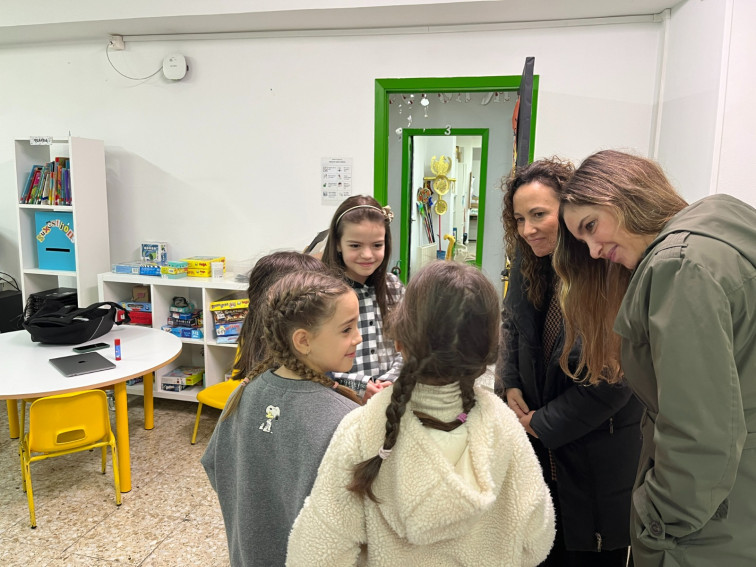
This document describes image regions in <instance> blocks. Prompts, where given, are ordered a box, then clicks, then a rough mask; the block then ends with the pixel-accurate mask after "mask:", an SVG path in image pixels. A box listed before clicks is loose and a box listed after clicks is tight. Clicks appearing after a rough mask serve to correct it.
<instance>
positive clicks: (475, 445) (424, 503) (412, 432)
mask: <svg viewBox="0 0 756 567" xmlns="http://www.w3.org/2000/svg"><path fill="white" fill-rule="evenodd" d="M390 397H391V392H390V391H388V392H381V393H380V394H379V395H377V396H375V397H374V398H373V400H374V402H375V403H373V404H370V405H372V408H370V410H371V411H377V412H379V413H381V414H383V415H385V411H386V407H387V406H388V402H389V401H390ZM476 398H477V401H476V404H475V406H474V407H473V409H472V410H471V411H470V412H469V414H468V417H467V422H466V423H467V432H468V445H467V448H466V449H465V451H467V452H469V455H465V456H463V458H469V462H470V463H471V465H472V467H471V470H472V474H470V473H469V472H468V474H460V473H458V472H457V470H456V469H455V466H454V465H453V464H452V463H450V462H449V461H448V460H447V459H446V458H445V457H444V455H443V454H442V452H441V451H440V449H439V447H438V445H436V444H435V442H434V441H433V440H432V439H431V438H430V437H429V436H428V433H427V430H426V428H425V427H423V425H422V424H421V423H420V421H419V420H418V419H417V417H415V415H414V414H413V413H412V411H411V409H410V408H409V407H408V408H407V411H406V412H405V414H404V416H403V417H402V421H401V429H400V433H399V438H398V440H397V443H396V445H395V446H394V449H393V450H392V453H391V455H390V456H389V457H388V458H387V459H386V460H385V461H384V462H383V464H382V466H381V471H380V474H379V475H378V477H377V478H376V480H375V482H374V484H373V491H374V493H375V495H376V496H377V497H378V499H379V501H380V503H379V504H378V509H379V510H380V513H381V515H382V516H383V518H384V520H385V521H386V522H387V524H388V525H389V526H390V527H391V529H392V530H393V531H394V532H395V533H396V534H397V535H398V536H399V537H402V538H405V539H406V540H407V541H409V542H410V543H412V544H415V545H428V544H432V543H436V542H440V541H444V540H448V539H453V538H457V537H460V536H461V535H464V534H465V533H466V532H468V531H469V530H471V529H472V528H473V527H474V525H475V523H476V521H477V519H478V518H479V517H480V516H481V515H482V514H483V513H484V512H486V511H487V510H489V509H490V508H491V507H492V506H493V505H494V504H495V502H496V497H497V495H498V494H499V492H500V490H501V487H502V484H503V482H504V478H505V475H506V471H507V470H508V468H509V466H508V460H509V458H510V453H511V451H501V450H499V451H497V450H496V446H497V441H498V442H501V441H503V439H504V436H503V435H498V434H497V432H499V429H497V428H496V427H493V428H492V427H491V425H490V424H491V423H496V422H497V421H500V420H498V419H497V417H496V413H495V410H494V406H493V404H494V402H495V401H496V399H495V397H494V395H493V394H491V393H490V392H486V391H483V390H482V389H477V388H476ZM373 400H371V401H373ZM365 409H368V407H366V408H365ZM366 421H367V420H366ZM486 423H488V424H489V425H488V426H485V424H486ZM381 429H383V428H381ZM384 431H385V430H384ZM373 441H374V442H377V447H380V445H381V444H382V442H383V435H382V432H380V433H379V434H378V435H375V436H374V439H373ZM375 451H376V452H377V448H376V449H375ZM374 454H375V452H373V455H374Z"/></svg>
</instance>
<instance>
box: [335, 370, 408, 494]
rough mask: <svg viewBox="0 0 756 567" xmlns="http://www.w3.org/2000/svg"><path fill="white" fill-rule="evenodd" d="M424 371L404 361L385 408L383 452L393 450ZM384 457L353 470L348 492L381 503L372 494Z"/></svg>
mask: <svg viewBox="0 0 756 567" xmlns="http://www.w3.org/2000/svg"><path fill="white" fill-rule="evenodd" d="M420 370H421V368H420V367H419V366H418V363H417V361H416V360H415V359H413V358H408V359H405V361H404V366H402V369H401V371H400V372H399V377H398V378H397V379H396V382H394V385H393V386H392V387H391V403H389V405H388V407H387V408H386V436H385V437H384V440H383V446H382V447H381V449H382V451H391V449H393V448H394V445H396V440H397V438H398V437H399V430H400V427H401V419H402V416H403V415H404V412H405V411H406V409H407V404H408V403H409V401H410V398H411V397H412V391H413V390H414V389H415V385H416V384H417V378H418V376H419V375H420ZM383 460H384V457H382V456H381V454H380V453H379V454H378V455H376V456H375V457H372V458H370V459H367V460H366V461H362V462H361V463H358V464H357V465H355V467H354V469H353V476H352V481H351V482H350V483H349V486H347V490H349V491H350V492H354V493H355V494H357V495H358V496H363V497H364V496H367V497H368V498H370V500H372V501H373V502H378V498H376V496H375V494H374V493H373V482H374V481H375V478H376V477H377V476H378V473H379V472H380V470H381V465H382V464H383Z"/></svg>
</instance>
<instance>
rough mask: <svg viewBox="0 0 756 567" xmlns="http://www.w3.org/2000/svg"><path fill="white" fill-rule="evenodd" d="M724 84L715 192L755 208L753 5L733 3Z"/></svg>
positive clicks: (745, 1)
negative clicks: (737, 199) (720, 140)
mask: <svg viewBox="0 0 756 567" xmlns="http://www.w3.org/2000/svg"><path fill="white" fill-rule="evenodd" d="M731 23H732V29H731V36H730V38H729V39H730V41H729V67H728V69H727V79H726V83H725V101H724V116H723V127H722V142H721V148H720V152H719V154H718V155H715V158H714V159H715V161H716V159H717V158H719V169H718V172H717V174H718V175H717V177H716V179H715V184H716V186H715V191H716V192H718V193H729V194H730V195H734V196H736V197H738V198H739V199H742V200H744V201H746V202H747V203H750V204H751V205H753V206H755V207H756V185H755V184H754V176H753V169H752V167H751V166H752V164H753V163H754V151H756V105H755V104H754V96H753V95H754V92H756V77H754V69H755V68H756V36H754V33H753V30H754V25H756V3H754V2H753V1H752V0H735V2H734V6H733V10H732V20H731Z"/></svg>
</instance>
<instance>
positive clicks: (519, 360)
mask: <svg viewBox="0 0 756 567" xmlns="http://www.w3.org/2000/svg"><path fill="white" fill-rule="evenodd" d="M573 171H574V169H573V167H572V164H570V163H569V162H565V161H561V160H559V159H557V158H552V159H543V160H539V161H536V162H534V163H532V164H530V165H528V166H526V167H524V168H519V169H517V170H516V171H515V172H514V174H513V175H512V176H511V177H510V178H509V179H508V180H507V182H506V194H505V196H504V213H503V220H504V229H505V234H506V243H507V256H508V257H510V258H513V259H514V260H513V263H512V269H511V276H510V282H509V290H508V292H507V296H506V298H505V300H504V309H503V311H502V339H501V347H500V353H499V363H498V365H497V377H498V379H499V380H498V384H497V389H498V390H499V394H500V395H501V396H502V397H503V398H504V399H505V400H506V402H507V405H508V406H509V407H510V408H511V409H512V410H513V411H514V412H515V414H517V417H518V418H519V420H520V423H521V424H522V425H523V427H524V428H525V430H526V431H527V432H528V433H529V434H530V439H531V442H532V443H533V447H534V448H535V450H536V454H537V455H538V457H539V459H540V461H541V466H542V468H543V471H544V475H545V479H546V481H547V482H548V484H549V487H550V488H551V491H552V494H553V497H554V503H555V506H556V509H557V536H556V541H555V544H554V548H553V549H552V551H551V554H550V555H549V557H548V558H547V559H546V561H545V562H544V563H543V565H555V566H559V567H565V566H580V567H586V566H591V565H600V566H602V567H613V566H617V567H625V565H626V563H627V550H628V546H629V544H630V535H629V518H630V491H631V489H632V485H633V477H634V475H635V470H636V467H637V463H638V455H639V452H640V445H641V440H640V428H639V424H640V417H641V413H642V408H641V405H640V403H639V402H638V401H637V400H636V399H635V398H633V397H632V393H631V391H630V389H629V388H628V387H627V386H625V385H622V384H619V385H612V384H606V383H604V384H601V385H598V386H593V385H591V384H588V383H585V382H580V381H575V380H573V379H572V378H570V377H569V376H567V375H566V374H565V372H564V371H563V370H562V369H561V368H560V366H559V356H560V354H561V352H562V347H563V345H564V330H563V319H562V311H561V308H560V306H559V292H560V290H559V284H558V282H559V279H558V278H557V276H556V274H555V272H554V269H553V268H552V265H551V255H552V254H553V252H554V249H555V248H556V245H557V235H558V233H559V197H560V194H561V192H562V190H563V187H564V185H565V184H566V183H567V181H568V180H569V179H570V177H571V176H572V174H573ZM579 355H580V344H579V343H575V344H574V345H572V348H571V349H570V357H571V360H576V359H577V358H578V357H579Z"/></svg>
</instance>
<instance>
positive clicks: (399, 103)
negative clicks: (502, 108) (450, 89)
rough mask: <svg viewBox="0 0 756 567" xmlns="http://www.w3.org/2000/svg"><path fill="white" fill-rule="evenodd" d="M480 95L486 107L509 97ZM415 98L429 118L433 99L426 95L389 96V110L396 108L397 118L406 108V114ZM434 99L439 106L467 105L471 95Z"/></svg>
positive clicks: (506, 94) (495, 93)
mask: <svg viewBox="0 0 756 567" xmlns="http://www.w3.org/2000/svg"><path fill="white" fill-rule="evenodd" d="M478 94H480V95H481V98H480V104H481V105H483V106H486V105H487V104H489V103H490V102H510V100H511V97H510V95H509V92H506V91H491V92H483V93H478ZM415 98H417V99H418V101H417V102H419V104H420V106H421V107H422V109H423V117H425V118H430V117H431V116H430V109H431V106H432V104H431V103H432V102H433V100H435V99H434V97H433V95H432V94H431V95H429V94H427V93H417V97H415V94H413V93H406V94H401V93H397V94H396V95H392V96H389V97H388V99H389V105H390V107H391V108H396V112H397V114H398V115H399V116H402V114H403V113H404V109H405V108H407V109H408V112H410V113H411V112H412V108H413V107H414V105H415V102H416V101H415ZM436 98H438V102H439V103H440V104H448V103H455V102H456V103H459V104H462V103H468V102H470V101H471V100H472V94H471V93H462V92H457V93H436Z"/></svg>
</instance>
